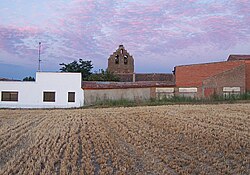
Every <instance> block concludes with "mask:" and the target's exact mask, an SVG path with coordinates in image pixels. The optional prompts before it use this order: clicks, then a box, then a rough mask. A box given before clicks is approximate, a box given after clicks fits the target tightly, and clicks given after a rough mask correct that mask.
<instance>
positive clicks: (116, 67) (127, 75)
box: [108, 45, 175, 85]
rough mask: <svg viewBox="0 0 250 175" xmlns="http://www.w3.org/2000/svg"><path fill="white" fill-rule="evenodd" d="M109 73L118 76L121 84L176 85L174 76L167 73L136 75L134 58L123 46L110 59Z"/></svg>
mask: <svg viewBox="0 0 250 175" xmlns="http://www.w3.org/2000/svg"><path fill="white" fill-rule="evenodd" d="M108 71H110V72H113V73H114V74H116V75H117V76H118V77H119V78H120V81H121V82H140V81H147V82H149V81H151V82H152V81H153V82H167V83H169V84H171V85H173V84H174V82H175V80H174V75H173V74H166V73H135V72H134V58H133V56H132V55H130V54H129V53H128V51H127V50H126V49H125V48H124V46H123V45H119V47H118V49H117V50H116V51H115V52H113V54H112V55H110V57H109V58H108Z"/></svg>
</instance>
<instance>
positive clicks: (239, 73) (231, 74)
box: [202, 64, 246, 97]
mask: <svg viewBox="0 0 250 175" xmlns="http://www.w3.org/2000/svg"><path fill="white" fill-rule="evenodd" d="M245 82H246V65H245V64H243V65H240V66H238V67H235V68H233V69H230V70H227V71H224V72H222V73H219V74H217V75H215V76H212V77H209V78H207V79H205V80H204V81H203V83H202V84H203V85H202V96H205V97H209V96H211V95H213V94H214V93H216V94H217V95H223V87H240V89H241V93H244V92H245V89H246V86H245Z"/></svg>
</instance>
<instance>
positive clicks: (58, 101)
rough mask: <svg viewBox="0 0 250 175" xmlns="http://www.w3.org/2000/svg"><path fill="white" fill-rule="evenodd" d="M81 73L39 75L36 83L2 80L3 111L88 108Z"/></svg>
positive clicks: (0, 105)
mask: <svg viewBox="0 0 250 175" xmlns="http://www.w3.org/2000/svg"><path fill="white" fill-rule="evenodd" d="M81 81H82V79H81V73H61V72H60V73H52V72H37V73H36V81H10V80H8V81H6V80H5V79H2V80H1V81H0V108H72V107H81V106H83V105H84V94H83V90H82V88H81Z"/></svg>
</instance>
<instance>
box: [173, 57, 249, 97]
mask: <svg viewBox="0 0 250 175" xmlns="http://www.w3.org/2000/svg"><path fill="white" fill-rule="evenodd" d="M174 72H175V79H176V82H175V83H176V87H179V88H188V87H189V88H190V87H193V88H197V93H196V96H197V97H209V96H211V95H213V94H218V95H222V94H224V95H226V94H230V93H244V92H246V91H250V56H247V55H244V56H241V55H230V56H229V58H228V60H227V61H224V62H214V63H205V64H192V65H183V66H176V67H175V71H174Z"/></svg>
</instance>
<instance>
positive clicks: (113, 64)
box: [108, 45, 134, 74]
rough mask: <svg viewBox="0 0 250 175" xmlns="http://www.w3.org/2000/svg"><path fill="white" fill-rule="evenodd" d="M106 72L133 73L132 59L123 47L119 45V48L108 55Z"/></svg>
mask: <svg viewBox="0 0 250 175" xmlns="http://www.w3.org/2000/svg"><path fill="white" fill-rule="evenodd" d="M108 71H110V72H113V73H115V74H127V73H134V59H133V57H132V56H131V55H130V54H129V53H128V52H127V50H126V49H125V48H124V46H123V45H119V48H118V49H117V50H116V51H115V52H114V53H113V54H112V55H110V57H109V59H108Z"/></svg>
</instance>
